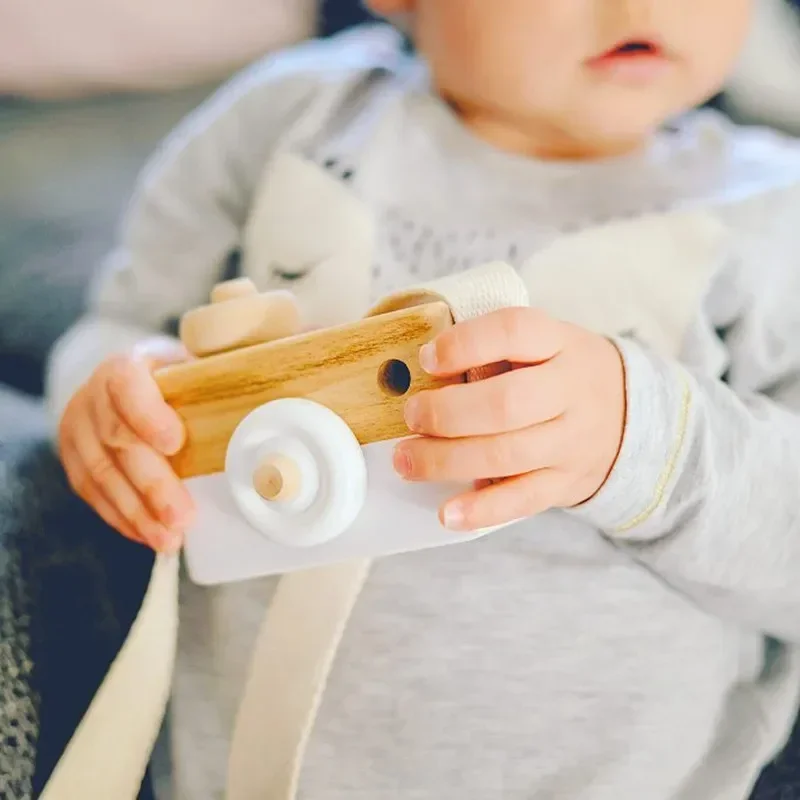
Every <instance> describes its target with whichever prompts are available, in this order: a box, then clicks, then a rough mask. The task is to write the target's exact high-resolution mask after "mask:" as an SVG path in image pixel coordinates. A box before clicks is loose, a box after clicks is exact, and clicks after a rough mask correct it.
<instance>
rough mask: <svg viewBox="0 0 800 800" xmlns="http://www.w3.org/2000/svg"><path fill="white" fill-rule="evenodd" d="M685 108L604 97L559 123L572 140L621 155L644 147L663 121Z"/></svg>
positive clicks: (676, 104) (673, 104)
mask: <svg viewBox="0 0 800 800" xmlns="http://www.w3.org/2000/svg"><path fill="white" fill-rule="evenodd" d="M684 110H685V108H684V107H683V106H682V104H680V103H668V102H663V101H662V102H658V101H657V100H654V99H653V98H651V99H649V100H648V99H646V98H641V99H640V100H639V102H630V101H629V100H628V99H622V100H620V99H614V98H606V100H605V102H603V103H599V104H595V103H592V104H587V105H586V106H583V107H579V108H573V109H570V110H569V112H568V113H567V114H566V115H565V118H564V119H563V122H562V126H561V128H562V130H564V131H565V133H567V134H568V136H569V137H570V138H572V139H574V140H575V141H578V142H584V143H585V144H586V145H587V147H595V148H596V149H597V150H598V151H599V152H600V153H601V154H602V151H606V152H607V153H608V154H609V155H613V154H622V153H624V152H625V151H626V150H634V149H638V148H639V147H641V146H643V145H645V144H646V143H647V140H648V139H649V138H650V137H652V135H653V134H654V133H655V132H656V131H658V129H659V128H661V127H662V126H663V125H664V124H665V123H666V122H668V121H669V120H671V119H674V118H675V117H676V116H678V115H679V114H680V113H681V112H683V111H684Z"/></svg>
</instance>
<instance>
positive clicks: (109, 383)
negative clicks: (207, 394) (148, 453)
mask: <svg viewBox="0 0 800 800" xmlns="http://www.w3.org/2000/svg"><path fill="white" fill-rule="evenodd" d="M150 366H151V365H150V363H149V362H148V361H147V360H146V359H144V358H132V357H120V358H117V359H115V360H114V361H113V362H111V363H110V364H109V365H108V369H107V370H106V371H105V373H104V374H103V380H104V382H105V387H104V389H105V393H107V395H108V403H106V402H105V401H102V400H101V401H100V402H99V403H98V405H97V412H98V414H99V415H102V420H103V421H102V422H100V423H99V424H100V428H101V430H102V431H103V435H104V436H105V435H109V436H110V437H111V438H112V440H114V441H117V440H119V439H120V437H121V440H122V441H123V442H125V444H124V445H123V446H127V445H128V444H132V443H131V442H130V437H129V436H128V435H127V433H128V431H131V432H132V433H133V434H134V435H135V437H138V439H141V440H142V441H143V442H145V443H146V444H149V445H150V446H151V447H153V448H155V449H156V450H158V451H159V452H161V453H164V454H166V455H172V454H174V453H176V452H178V450H180V448H181V446H182V445H183V440H184V427H183V422H182V421H181V418H180V417H179V416H178V414H177V413H176V412H175V410H174V409H173V408H171V407H170V406H169V405H168V404H167V403H166V401H165V400H164V398H163V397H162V396H161V392H160V390H159V388H158V384H157V383H156V381H155V379H154V378H153V375H152V374H151V371H150ZM109 415H112V416H109ZM113 415H116V417H117V419H116V420H115V419H113Z"/></svg>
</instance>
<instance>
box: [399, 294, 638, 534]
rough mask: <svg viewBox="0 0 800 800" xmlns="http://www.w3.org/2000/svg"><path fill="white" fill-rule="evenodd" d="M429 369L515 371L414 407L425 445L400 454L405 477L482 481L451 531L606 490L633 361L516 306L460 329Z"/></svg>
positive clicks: (411, 414) (428, 358)
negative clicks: (627, 368)
mask: <svg viewBox="0 0 800 800" xmlns="http://www.w3.org/2000/svg"><path fill="white" fill-rule="evenodd" d="M420 362H421V364H422V366H423V368H424V369H425V370H426V371H427V372H429V373H431V374H434V375H441V376H445V375H457V374H460V373H464V372H466V371H467V370H470V369H474V368H478V367H481V366H486V365H490V364H498V363H500V362H504V363H505V365H506V367H510V369H506V371H505V372H502V373H501V374H498V375H495V376H494V377H490V378H487V379H485V380H482V381H476V382H474V383H463V384H455V385H451V386H447V387H445V388H442V389H436V390H433V391H428V392H422V393H420V394H418V395H416V396H414V397H412V398H411V399H409V401H408V403H407V404H406V422H407V424H408V426H409V428H410V429H411V430H412V431H414V432H415V433H418V434H421V436H420V437H419V438H413V439H407V440H404V441H403V442H401V443H400V444H398V446H397V448H396V450H395V469H396V470H397V471H398V473H399V474H401V475H402V476H404V477H406V478H408V479H410V480H421V481H475V482H476V486H475V490H474V491H472V492H468V493H466V494H463V495H461V496H459V497H456V498H453V499H451V500H450V501H448V502H447V503H446V504H445V505H444V507H443V508H442V510H441V516H442V522H443V523H444V524H445V525H446V526H447V527H449V528H452V529H456V530H475V529H477V528H482V527H487V526H490V525H498V524H502V523H504V522H509V521H512V520H514V519H519V518H521V517H529V516H533V515H534V514H538V513H540V512H542V511H546V510H548V509H550V508H568V507H571V506H575V505H579V504H580V503H582V502H584V501H586V500H588V499H589V498H591V497H592V496H594V495H595V494H596V493H597V492H598V491H599V490H600V488H601V487H602V485H603V484H604V483H605V481H606V478H607V477H608V475H609V473H610V472H611V469H612V467H613V465H614V462H615V461H616V458H617V454H618V453H619V449H620V444H621V441H622V434H623V429H624V425H625V375H624V368H623V364H622V357H621V356H620V353H619V351H618V350H617V348H616V347H615V346H614V344H613V343H612V342H610V341H609V340H608V339H606V338H604V337H603V336H599V335H597V334H594V333H590V332H589V331H587V330H584V329H582V328H578V327H576V326H574V325H570V324H567V323H565V322H560V321H558V320H554V319H551V318H550V317H548V316H547V315H545V314H544V313H543V312H541V311H538V310H534V309H529V308H511V309H505V310H502V311H498V312H495V313H492V314H488V315H486V316H483V317H479V318H477V319H474V320H471V321H468V322H464V323H460V324H458V325H455V326H453V327H452V328H450V329H449V330H447V331H446V332H444V333H443V334H440V335H439V336H438V337H437V338H436V339H435V340H434V341H433V342H432V343H431V344H430V345H426V346H425V347H424V348H423V349H422V351H421V352H420Z"/></svg>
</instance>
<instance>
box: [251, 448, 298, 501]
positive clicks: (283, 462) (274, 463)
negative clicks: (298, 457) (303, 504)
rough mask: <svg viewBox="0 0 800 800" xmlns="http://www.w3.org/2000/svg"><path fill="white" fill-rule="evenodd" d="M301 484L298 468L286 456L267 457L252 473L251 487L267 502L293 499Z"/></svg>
mask: <svg viewBox="0 0 800 800" xmlns="http://www.w3.org/2000/svg"><path fill="white" fill-rule="evenodd" d="M301 486H302V475H301V474H300V468H299V467H298V466H297V463H296V462H295V461H293V460H292V459H291V458H288V457H286V456H279V455H276V456H272V457H271V458H268V459H267V460H265V461H264V462H263V463H262V464H261V465H260V466H259V467H258V469H257V470H256V471H255V474H254V475H253V488H254V489H255V490H256V492H257V493H258V494H259V496H260V497H262V498H263V499H264V500H267V501H269V502H275V501H287V500H294V498H295V497H297V495H298V494H299V493H300V488H301Z"/></svg>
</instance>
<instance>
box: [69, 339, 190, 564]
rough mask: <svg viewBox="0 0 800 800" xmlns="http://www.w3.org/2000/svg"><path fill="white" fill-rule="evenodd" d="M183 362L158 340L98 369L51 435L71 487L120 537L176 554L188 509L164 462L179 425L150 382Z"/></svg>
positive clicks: (174, 447) (176, 443)
mask: <svg viewBox="0 0 800 800" xmlns="http://www.w3.org/2000/svg"><path fill="white" fill-rule="evenodd" d="M184 358H186V353H185V351H183V350H181V349H180V348H179V346H177V345H175V346H171V345H166V346H165V344H164V342H163V340H154V341H153V342H151V343H145V344H144V345H142V347H141V348H138V349H137V350H136V351H135V352H134V353H132V354H130V355H128V356H115V357H113V358H110V359H108V360H107V361H105V362H104V363H103V364H101V365H100V366H99V367H98V368H97V370H96V371H95V372H94V374H93V375H92V377H91V378H90V379H89V380H88V381H87V382H86V383H85V384H84V385H83V386H82V387H81V388H80V389H79V390H78V392H76V394H75V396H74V397H73V398H72V400H71V401H70V403H69V405H68V406H67V408H66V411H65V412H64V416H63V417H62V420H61V424H60V426H59V431H58V443H59V450H60V455H61V460H62V462H63V464H64V468H65V470H66V473H67V477H68V479H69V482H70V484H71V486H72V488H73V489H74V490H75V492H77V494H78V495H80V497H82V498H83V499H84V500H85V501H86V502H87V503H89V505H91V506H92V507H93V508H94V510H95V511H96V512H97V513H98V514H99V515H100V516H101V517H102V518H103V519H104V520H105V521H106V522H107V523H108V524H109V525H111V526H112V527H114V528H116V529H117V530H118V531H119V532H120V533H121V534H123V536H127V537H128V538H129V539H133V540H135V541H138V542H141V543H143V544H147V545H149V546H150V547H152V548H153V549H154V550H158V551H161V552H174V551H177V550H178V549H179V548H180V546H181V544H182V540H183V533H184V530H185V529H186V526H187V524H188V523H189V521H190V519H191V516H192V513H193V504H192V500H191V497H190V496H189V493H188V492H187V491H186V489H185V487H184V486H183V484H182V483H181V481H180V480H179V479H178V477H177V476H176V475H175V472H174V470H173V469H172V467H171V466H170V464H169V462H168V461H167V459H166V456H169V455H173V454H174V453H176V452H177V451H178V450H179V449H180V448H181V446H182V444H183V440H184V435H185V433H184V427H183V423H182V421H181V419H180V417H179V416H178V415H177V414H176V413H175V411H174V410H173V409H172V408H171V407H170V406H168V405H167V403H166V402H165V401H164V399H163V397H162V396H161V392H160V391H159V389H158V385H157V384H156V382H155V380H154V378H153V374H152V372H153V370H154V369H155V368H156V367H157V366H162V365H164V364H165V363H169V362H174V361H176V360H182V359H184Z"/></svg>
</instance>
